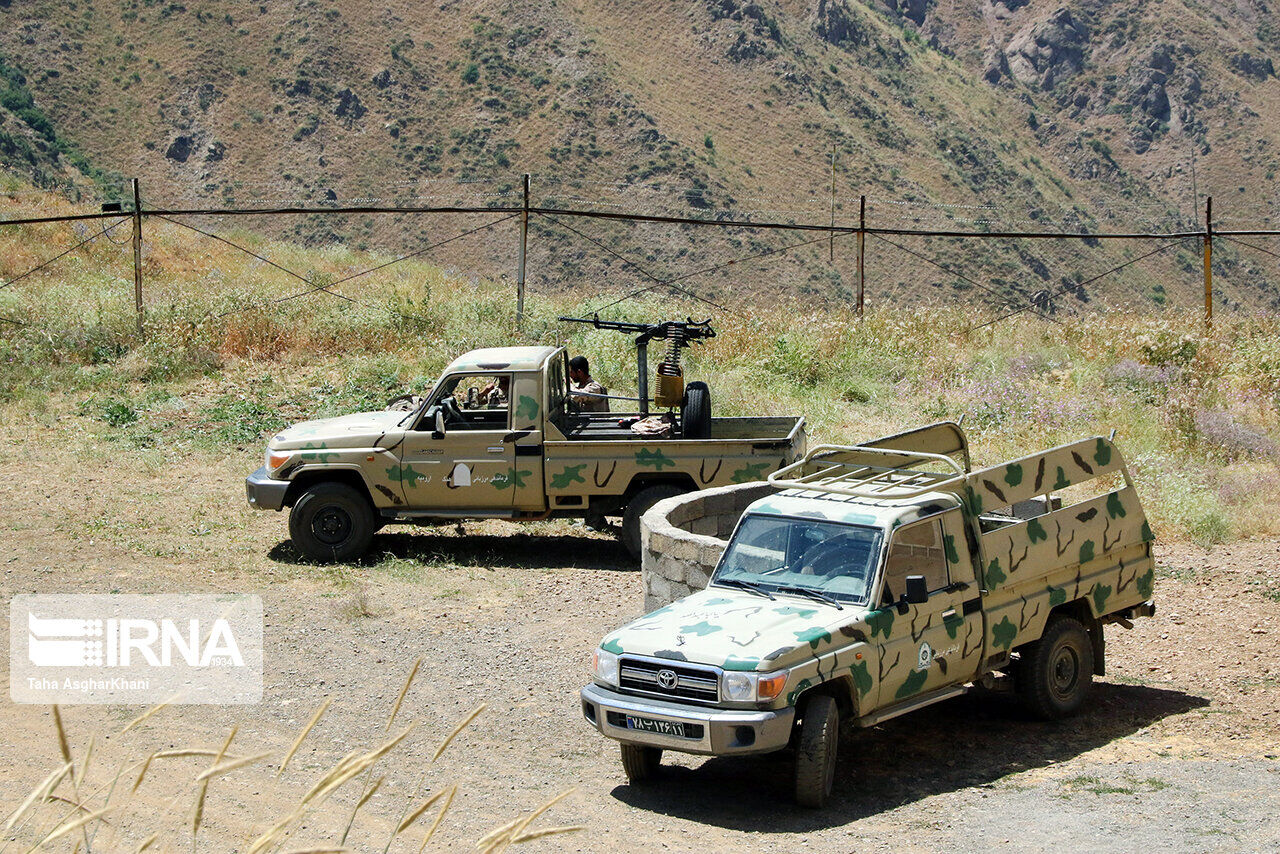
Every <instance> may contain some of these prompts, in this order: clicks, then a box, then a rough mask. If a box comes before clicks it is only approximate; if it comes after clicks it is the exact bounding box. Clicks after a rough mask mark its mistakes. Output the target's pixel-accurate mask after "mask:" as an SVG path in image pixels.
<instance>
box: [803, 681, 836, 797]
mask: <svg viewBox="0 0 1280 854" xmlns="http://www.w3.org/2000/svg"><path fill="white" fill-rule="evenodd" d="M839 745H840V708H839V706H837V705H836V701H835V698H834V697H828V696H827V695H825V694H818V695H816V696H814V697H811V698H809V702H808V704H806V705H805V707H804V717H803V718H802V719H801V721H800V738H799V741H798V743H797V744H796V803H797V804H799V805H800V806H802V807H809V808H810V809H821V808H822V807H824V806H826V805H827V799H828V798H829V797H831V787H832V784H833V783H834V782H835V775H836V752H837V750H838V749H839Z"/></svg>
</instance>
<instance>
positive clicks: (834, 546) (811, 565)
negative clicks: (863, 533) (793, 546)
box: [799, 536, 863, 579]
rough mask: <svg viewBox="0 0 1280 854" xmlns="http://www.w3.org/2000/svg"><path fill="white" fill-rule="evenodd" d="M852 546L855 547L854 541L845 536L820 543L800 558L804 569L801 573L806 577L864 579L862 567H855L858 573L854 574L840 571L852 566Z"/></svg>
mask: <svg viewBox="0 0 1280 854" xmlns="http://www.w3.org/2000/svg"><path fill="white" fill-rule="evenodd" d="M852 545H854V541H853V540H852V539H851V538H849V537H845V536H839V537H834V538H832V539H830V540H827V541H826V542H822V543H818V545H816V546H814V547H813V548H811V549H809V550H808V551H807V552H805V553H804V555H803V556H802V557H801V558H800V561H799V563H800V565H801V567H803V569H802V570H801V571H802V572H804V573H805V574H806V575H820V576H823V577H831V576H834V575H845V576H846V577H848V578H857V579H862V577H863V572H862V571H861V570H862V567H855V569H857V570H858V571H856V572H853V573H847V574H846V573H841V572H840V570H842V569H845V568H846V567H849V566H850V561H849V556H850V555H849V551H850V546H852Z"/></svg>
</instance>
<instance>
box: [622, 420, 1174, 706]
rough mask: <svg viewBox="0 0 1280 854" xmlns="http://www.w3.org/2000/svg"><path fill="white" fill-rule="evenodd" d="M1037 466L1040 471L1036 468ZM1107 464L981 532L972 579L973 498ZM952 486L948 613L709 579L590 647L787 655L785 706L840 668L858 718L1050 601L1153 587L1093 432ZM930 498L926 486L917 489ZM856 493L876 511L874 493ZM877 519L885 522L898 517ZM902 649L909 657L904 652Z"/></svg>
mask: <svg viewBox="0 0 1280 854" xmlns="http://www.w3.org/2000/svg"><path fill="white" fill-rule="evenodd" d="M961 436H962V434H961ZM935 447H941V445H935ZM953 450H954V449H953ZM938 452H939V453H941V452H942V451H938ZM1086 454H1087V456H1086ZM1042 469H1043V470H1044V471H1045V472H1047V473H1048V474H1046V475H1045V476H1043V477H1041V476H1040V475H1039V472H1040V471H1041V470H1042ZM1028 472H1030V475H1031V476H1030V477H1029V478H1027V473H1028ZM1111 472H1121V473H1123V475H1124V477H1125V480H1126V485H1125V486H1124V487H1122V488H1120V489H1116V490H1113V491H1110V492H1107V493H1104V494H1102V495H1099V496H1097V497H1095V498H1091V499H1089V500H1087V501H1083V502H1080V503H1077V504H1074V505H1071V506H1068V507H1063V508H1061V509H1060V510H1056V511H1053V512H1051V513H1048V514H1044V515H1041V516H1039V517H1036V518H1035V519H1031V520H1028V521H1024V522H1016V523H1014V524H1010V525H1006V526H1004V527H1002V528H999V529H998V530H995V531H992V532H989V533H986V534H981V535H979V537H978V542H979V557H980V559H981V560H982V562H983V572H982V573H980V574H978V577H976V578H975V572H974V570H975V568H974V567H972V566H971V561H970V558H969V549H968V547H967V545H965V542H966V540H965V536H964V526H965V525H966V524H972V522H973V517H972V515H971V511H972V509H973V508H975V507H985V508H986V509H988V510H994V509H997V508H1000V507H1005V506H1008V505H1009V504H1011V503H1012V502H1016V501H1022V500H1026V499H1028V498H1031V497H1034V496H1036V495H1043V494H1046V493H1047V492H1048V491H1051V490H1053V489H1063V488H1065V487H1066V486H1069V485H1072V484H1077V483H1083V482H1085V481H1088V480H1091V479H1094V478H1097V477H1101V476H1103V475H1105V474H1108V473H1111ZM1050 478H1052V481H1050ZM1024 479H1025V483H1024ZM955 490H956V494H955V498H956V499H957V500H958V501H959V500H961V499H963V505H962V507H961V508H952V509H946V510H944V511H943V513H942V520H943V535H944V549H945V553H946V559H947V562H948V566H949V570H950V572H951V580H952V581H957V580H960V581H968V582H970V586H969V588H968V589H967V590H964V591H958V595H957V596H956V597H955V598H954V600H953V601H954V603H955V604H956V605H957V607H956V609H955V611H956V613H955V614H954V615H952V616H951V617H949V618H943V617H942V614H944V613H946V611H947V610H948V608H949V606H950V605H951V602H947V603H946V605H945V606H944V607H943V608H934V609H933V610H932V612H930V613H925V612H924V610H922V608H923V606H909V608H908V613H907V614H899V613H898V610H897V608H896V607H893V606H886V607H883V608H877V609H871V610H868V609H865V608H863V609H857V608H852V607H851V606H849V605H846V606H845V610H844V611H843V612H842V611H837V610H836V609H834V608H833V607H831V606H827V605H823V604H820V603H811V602H809V601H807V600H802V599H799V598H798V597H797V598H792V597H789V596H785V595H784V594H778V596H777V601H775V602H768V601H767V600H763V599H762V598H761V597H758V596H755V595H753V594H750V593H747V592H744V591H737V590H731V589H728V588H720V587H712V588H708V589H707V590H704V591H702V592H700V593H696V594H694V595H692V596H689V597H686V598H685V599H682V600H679V601H677V602H674V603H672V604H671V605H668V606H666V607H665V608H661V609H659V610H657V611H654V612H653V613H651V614H648V615H646V616H644V617H642V618H641V619H640V620H637V621H635V622H633V623H631V624H629V625H626V626H623V627H622V628H620V629H618V630H617V631H615V632H613V633H612V634H610V635H609V636H608V637H606V638H605V640H604V642H603V643H602V644H601V647H602V648H603V649H605V650H608V651H611V652H615V653H631V654H636V655H649V656H655V657H658V658H672V659H674V660H683V661H689V662H692V663H698V664H707V665H712V666H718V667H722V668H724V669H726V670H754V671H759V672H769V671H774V670H778V669H781V668H783V667H789V668H790V674H789V676H788V679H787V684H786V687H785V689H784V691H783V694H782V695H781V697H780V698H779V700H778V701H777V702H775V703H774V704H773V705H774V706H775V707H779V706H783V705H792V704H794V703H795V702H796V700H797V698H798V697H799V696H800V695H801V694H802V693H803V692H804V691H805V690H807V689H808V688H810V687H812V686H814V685H817V684H819V683H821V682H825V681H828V680H831V679H841V680H847V682H848V683H849V688H850V690H851V692H852V697H853V698H854V700H855V704H856V707H857V713H858V715H859V716H865V715H868V714H870V713H872V712H874V711H876V710H878V709H881V708H887V707H890V706H893V705H895V704H897V703H900V702H903V701H906V700H910V699H911V698H912V697H914V696H917V695H918V694H920V693H923V692H928V691H930V690H933V689H936V688H942V687H945V686H947V685H949V684H959V683H963V682H967V681H971V680H972V679H974V678H975V677H977V676H978V675H980V674H981V672H982V671H983V662H984V661H985V660H986V659H987V658H988V656H989V655H993V654H996V653H1001V652H1008V651H1009V650H1011V649H1013V648H1015V647H1016V646H1019V645H1021V644H1025V643H1029V642H1031V641H1033V640H1036V639H1037V638H1039V636H1040V634H1041V633H1042V632H1043V630H1044V626H1045V622H1046V621H1047V619H1048V616H1049V612H1050V610H1052V609H1053V608H1054V607H1057V606H1059V605H1062V604H1065V603H1068V602H1074V601H1077V600H1082V601H1085V602H1086V603H1087V604H1088V606H1089V608H1090V610H1091V612H1092V613H1093V614H1094V615H1095V616H1103V615H1106V614H1112V613H1116V612H1118V611H1123V610H1124V609H1126V608H1129V607H1132V606H1135V605H1138V604H1141V603H1142V602H1145V601H1147V600H1149V599H1150V598H1151V596H1152V593H1153V588H1154V562H1153V560H1152V558H1151V553H1150V544H1151V541H1152V540H1153V537H1152V535H1151V529H1150V527H1149V526H1148V524H1147V520H1146V517H1145V515H1144V513H1143V510H1142V506H1141V503H1140V502H1139V501H1138V498H1137V494H1136V492H1135V491H1134V489H1133V487H1132V485H1131V484H1130V483H1129V475H1128V471H1127V469H1126V468H1125V464H1124V460H1123V458H1122V456H1121V455H1120V452H1119V450H1118V449H1117V448H1116V447H1115V446H1114V444H1113V443H1111V442H1110V441H1108V440H1106V439H1103V438H1101V437H1094V438H1092V439H1087V440H1084V441H1081V442H1076V443H1073V444H1071V445H1066V446H1063V447H1060V448H1054V449H1052V450H1049V451H1045V452H1043V453H1039V454H1032V455H1030V456H1028V457H1024V458H1023V459H1021V460H1015V461H1013V462H1011V463H1005V464H1002V465H999V466H993V467H991V468H988V469H983V470H980V471H978V472H974V473H972V474H970V475H969V476H968V477H967V478H963V479H962V481H961V484H960V485H957V486H956V487H955ZM765 500H766V501H767V500H769V499H765ZM936 500H937V494H936V493H934V494H932V495H931V496H926V497H923V498H920V499H917V501H918V502H936ZM820 501H821V499H816V500H815V503H818V502H820ZM840 501H841V503H842V505H843V506H844V507H846V508H850V507H851V505H856V504H857V501H850V499H847V498H843V497H842V498H841V499H840ZM867 503H868V504H869V505H870V504H874V505H875V506H876V508H878V509H881V512H882V508H883V506H884V504H885V502H881V501H871V502H867ZM914 510H915V506H914V503H907V502H904V503H903V508H902V517H903V518H904V519H906V520H908V521H914V520H915V519H916V516H917V515H918V514H914V512H913V511H914ZM887 527H888V528H889V530H890V531H893V530H895V529H896V528H898V522H897V521H896V520H895V521H894V522H892V523H890V524H889V525H888V526H887ZM978 585H982V586H981V588H979V587H978ZM877 592H878V585H877ZM936 595H937V594H935V596H936ZM979 596H981V599H982V608H981V610H980V611H978V612H975V613H973V614H970V615H968V616H967V617H966V616H965V615H964V614H963V601H964V600H969V599H973V598H976V597H979ZM930 598H931V599H933V598H934V597H933V596H931V597H930ZM873 601H874V600H873ZM984 621H985V624H986V627H987V628H986V629H985V630H984V628H983V625H984ZM930 633H932V634H930ZM933 638H937V640H936V641H935V640H933ZM926 643H927V644H928V646H929V653H928V654H927V655H926V653H925V651H924V649H923V647H922V645H923V644H926ZM911 649H918V650H919V655H918V656H915V657H913V656H910V655H908V654H906V653H907V651H908V650H911ZM886 651H887V653H888V654H885V653H886ZM926 659H927V660H926Z"/></svg>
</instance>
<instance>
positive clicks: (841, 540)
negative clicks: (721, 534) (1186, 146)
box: [711, 515, 881, 604]
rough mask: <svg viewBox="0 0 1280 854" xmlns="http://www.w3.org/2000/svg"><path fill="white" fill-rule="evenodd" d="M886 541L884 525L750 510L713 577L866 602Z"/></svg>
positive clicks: (713, 580) (761, 586)
mask: <svg viewBox="0 0 1280 854" xmlns="http://www.w3.org/2000/svg"><path fill="white" fill-rule="evenodd" d="M880 541H881V534H880V531H879V530H878V529H876V528H869V527H865V526H863V525H846V524H842V523H839V522H823V521H819V520H815V519H800V518H792V517H779V516H763V515H762V516H755V515H748V516H747V517H746V518H745V519H743V520H742V523H741V524H740V525H739V526H738V530H737V532H736V533H735V534H734V535H733V539H732V540H731V541H730V542H729V547H728V548H727V549H725V553H724V556H723V557H722V558H721V559H720V564H719V566H717V567H716V572H715V575H714V576H713V577H712V579H711V583H712V584H713V585H714V584H715V583H716V582H717V581H722V580H723V581H729V582H747V583H749V584H752V585H755V586H756V587H759V588H760V589H762V590H766V591H770V592H774V591H777V590H778V588H780V587H803V588H805V589H808V590H816V591H818V592H820V593H824V594H826V595H827V596H830V597H832V598H833V599H838V600H840V601H841V602H852V603H857V604H865V603H866V601H867V596H868V592H869V590H870V587H871V582H872V581H873V580H874V576H875V568H876V563H877V562H878V560H879V557H880ZM735 586H736V585H735Z"/></svg>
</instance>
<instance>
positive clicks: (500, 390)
mask: <svg viewBox="0 0 1280 854" xmlns="http://www.w3.org/2000/svg"><path fill="white" fill-rule="evenodd" d="M510 395H511V377H509V376H506V375H503V376H500V377H498V379H497V380H496V381H495V382H491V383H489V384H488V385H486V386H485V387H484V388H482V389H480V394H479V399H480V403H481V404H482V405H484V406H485V407H486V408H488V409H503V408H505V407H506V405H507V402H508V400H509V399H510Z"/></svg>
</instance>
